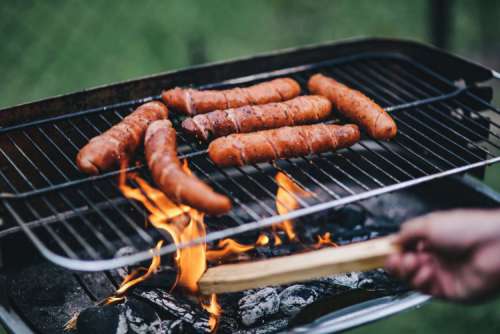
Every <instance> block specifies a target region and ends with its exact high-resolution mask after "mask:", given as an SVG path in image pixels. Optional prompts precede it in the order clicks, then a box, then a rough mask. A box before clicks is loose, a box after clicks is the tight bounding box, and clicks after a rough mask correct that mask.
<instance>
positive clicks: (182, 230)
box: [110, 160, 221, 329]
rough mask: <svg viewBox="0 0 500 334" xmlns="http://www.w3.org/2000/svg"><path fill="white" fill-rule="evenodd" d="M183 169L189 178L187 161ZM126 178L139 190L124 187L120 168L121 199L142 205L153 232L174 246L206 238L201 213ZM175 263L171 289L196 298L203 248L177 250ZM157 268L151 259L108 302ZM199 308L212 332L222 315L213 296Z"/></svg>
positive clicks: (134, 177)
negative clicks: (165, 235) (162, 233)
mask: <svg viewBox="0 0 500 334" xmlns="http://www.w3.org/2000/svg"><path fill="white" fill-rule="evenodd" d="M125 166H126V165H125ZM182 169H183V171H184V172H185V173H187V174H191V170H190V169H189V166H188V162H187V160H184V161H183V165H182ZM128 178H129V179H130V180H133V181H134V182H135V183H137V185H138V187H137V188H134V187H131V186H129V185H128V184H127V175H126V173H125V168H123V165H122V172H121V173H120V177H119V188H120V190H121V191H122V193H123V195H124V196H125V197H127V198H131V199H134V200H137V201H139V202H141V203H142V204H143V205H144V207H145V208H146V209H147V210H148V212H149V216H148V221H149V222H151V224H152V225H153V226H154V227H155V228H158V229H161V230H164V231H166V232H167V233H168V235H169V236H170V237H171V238H172V240H173V242H174V243H175V244H176V245H178V244H185V243H189V242H190V241H192V240H195V239H199V238H201V239H203V238H204V237H205V235H206V230H205V223H204V215H203V213H201V212H199V211H197V210H195V209H193V208H191V207H189V206H186V205H178V204H176V203H174V202H172V201H171V200H170V199H168V197H166V196H165V194H164V193H163V192H161V191H160V190H158V189H156V188H154V187H152V186H151V185H150V184H149V183H148V182H147V181H145V180H144V179H142V178H141V177H139V176H138V175H137V174H135V173H133V174H132V173H131V174H130V175H128ZM160 247H161V244H159V245H157V248H158V249H159V248H160ZM174 259H175V261H176V264H177V268H178V270H177V279H176V282H175V283H174V286H173V287H172V289H174V288H175V287H176V286H179V287H181V288H183V289H184V290H186V291H187V292H189V293H191V294H196V293H197V292H198V280H199V279H200V278H201V276H202V275H203V273H204V272H205V270H206V268H207V254H206V244H205V243H200V244H197V245H194V246H192V247H186V248H182V249H177V251H176V253H175V258H174ZM158 266H159V257H157V258H156V257H154V258H153V261H152V263H151V265H150V267H149V269H148V270H147V271H146V273H145V274H144V275H139V274H140V273H141V272H144V271H145V269H144V268H142V269H141V268H139V269H136V270H134V272H132V273H131V274H130V275H128V276H127V277H126V278H125V279H124V281H123V282H122V284H121V285H120V287H119V289H118V290H117V291H116V293H115V296H113V298H114V299H110V301H116V300H118V298H120V297H121V295H123V294H124V293H125V291H126V290H127V289H128V288H130V287H131V286H133V285H135V284H137V283H140V282H142V281H143V280H145V279H147V278H148V277H149V276H150V275H151V274H152V273H153V272H154V270H155V269H156V268H157V267H158ZM202 306H203V308H204V309H205V310H207V312H209V313H210V324H209V325H210V327H211V328H213V329H215V328H216V326H217V322H218V318H219V316H220V313H221V309H220V307H219V305H218V304H217V299H216V296H215V295H213V296H212V298H211V301H210V303H209V305H208V306H207V305H205V304H202Z"/></svg>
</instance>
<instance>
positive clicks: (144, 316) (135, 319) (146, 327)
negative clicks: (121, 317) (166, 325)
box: [121, 298, 161, 334]
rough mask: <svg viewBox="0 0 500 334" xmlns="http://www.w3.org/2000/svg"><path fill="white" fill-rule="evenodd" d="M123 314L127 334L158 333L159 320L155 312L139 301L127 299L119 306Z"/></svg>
mask: <svg viewBox="0 0 500 334" xmlns="http://www.w3.org/2000/svg"><path fill="white" fill-rule="evenodd" d="M121 306H122V308H123V309H124V312H125V317H126V319H127V324H128V328H129V333H138V334H156V333H159V331H160V325H161V320H160V317H159V316H158V314H157V313H156V312H155V310H154V309H153V308H152V307H151V306H150V305H149V304H146V303H144V302H142V301H140V300H136V299H132V298H128V299H127V302H126V303H123V304H121Z"/></svg>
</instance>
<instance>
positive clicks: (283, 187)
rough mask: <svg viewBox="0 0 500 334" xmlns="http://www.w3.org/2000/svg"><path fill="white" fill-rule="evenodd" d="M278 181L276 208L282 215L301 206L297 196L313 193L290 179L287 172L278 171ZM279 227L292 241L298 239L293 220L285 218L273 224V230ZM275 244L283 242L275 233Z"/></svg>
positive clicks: (307, 195)
mask: <svg viewBox="0 0 500 334" xmlns="http://www.w3.org/2000/svg"><path fill="white" fill-rule="evenodd" d="M275 179H276V183H278V186H279V188H278V192H277V193H276V210H277V211H278V213H279V214H280V215H284V214H286V213H288V212H290V211H293V210H296V209H298V208H299V202H298V201H297V197H302V198H303V197H309V196H311V193H310V192H308V191H305V190H304V189H302V188H301V187H300V186H299V185H298V184H296V183H295V182H294V181H293V180H292V179H290V178H289V177H288V176H287V175H286V174H284V173H282V172H278V174H276V177H275ZM277 229H280V230H283V231H284V232H285V234H286V235H287V237H288V239H289V240H291V241H296V240H297V234H296V233H295V230H294V228H293V221H292V220H285V221H283V222H282V223H280V224H277V225H273V230H274V231H276V230H277ZM274 244H275V245H276V246H278V245H280V244H281V239H280V238H279V237H277V234H275V241H274Z"/></svg>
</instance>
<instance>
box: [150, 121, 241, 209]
mask: <svg viewBox="0 0 500 334" xmlns="http://www.w3.org/2000/svg"><path fill="white" fill-rule="evenodd" d="M144 149H145V153H146V162H147V164H148V167H149V170H150V171H151V175H152V177H153V180H154V181H155V183H156V184H157V185H158V187H159V188H160V190H161V191H163V192H164V193H165V194H166V195H167V196H168V197H169V198H170V199H171V200H172V201H174V202H176V203H179V204H185V205H188V206H190V207H192V208H195V209H197V210H199V211H202V212H205V213H208V214H213V215H218V214H222V213H226V212H228V211H229V210H231V201H230V200H229V198H227V197H226V196H223V195H220V194H218V193H216V192H215V191H214V190H213V189H212V188H211V187H209V186H208V185H207V184H205V183H204V182H202V181H201V180H199V179H198V178H197V177H196V176H194V175H191V174H187V173H186V172H184V171H183V170H182V167H181V162H180V161H179V158H178V157H177V141H176V133H175V129H174V128H173V127H172V123H171V122H170V121H169V120H159V121H155V122H153V123H151V124H150V125H149V127H148V129H147V130H146V137H145V140H144Z"/></svg>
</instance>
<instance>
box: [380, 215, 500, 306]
mask: <svg viewBox="0 0 500 334" xmlns="http://www.w3.org/2000/svg"><path fill="white" fill-rule="evenodd" d="M396 243H398V244H399V245H400V246H401V249H402V250H401V252H400V253H398V254H394V255H392V256H390V257H389V258H388V260H387V262H386V268H387V269H388V271H389V272H391V273H392V274H394V275H395V276H397V277H399V278H401V279H404V280H407V281H408V282H409V283H410V285H411V286H412V287H414V288H415V289H418V290H421V291H422V292H424V293H428V294H431V295H433V296H435V297H440V298H444V299H449V300H454V301H464V302H465V301H477V300H481V299H485V298H487V297H492V296H493V295H494V293H496V292H498V291H500V210H453V211H442V212H436V213H432V214H428V215H425V216H422V217H418V218H415V219H413V220H411V221H409V222H407V223H405V224H403V226H402V228H401V231H400V233H399V234H398V235H397V237H396Z"/></svg>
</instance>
